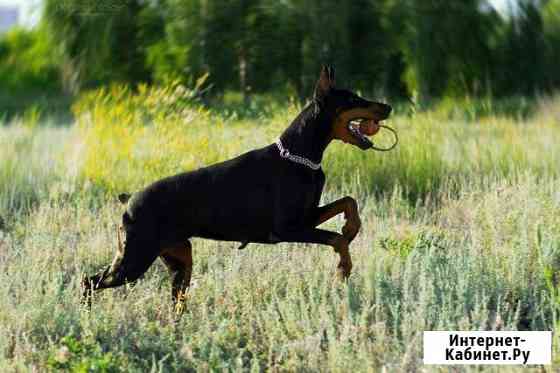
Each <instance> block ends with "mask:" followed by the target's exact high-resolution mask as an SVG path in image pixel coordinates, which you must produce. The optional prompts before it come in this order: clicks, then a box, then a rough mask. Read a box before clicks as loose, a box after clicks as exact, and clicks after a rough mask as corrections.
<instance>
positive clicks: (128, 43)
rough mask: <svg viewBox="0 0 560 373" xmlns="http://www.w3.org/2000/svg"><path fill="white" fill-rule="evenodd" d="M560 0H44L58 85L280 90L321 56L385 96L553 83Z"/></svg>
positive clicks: (306, 74)
mask: <svg viewBox="0 0 560 373" xmlns="http://www.w3.org/2000/svg"><path fill="white" fill-rule="evenodd" d="M109 4H111V5H109ZM559 4H560V1H558V0H548V1H535V0H518V1H517V5H516V6H515V11H513V12H512V13H509V14H508V13H507V12H498V11H496V10H495V9H494V8H492V6H491V5H490V3H489V2H488V1H485V0H453V1H451V0H449V1H442V0H422V1H420V0H403V1H396V0H377V1H373V0H355V1H351V2H340V1H335V0H282V1H277V0H234V1H226V0H152V1H146V0H119V1H113V2H111V3H108V2H105V1H91V0H65V1H63V2H60V1H57V0H47V1H46V5H45V11H44V17H43V18H44V25H46V26H45V27H48V30H49V32H50V33H52V35H53V38H54V40H55V45H56V46H57V48H58V50H59V51H60V56H61V58H60V62H59V70H60V75H61V76H62V78H63V82H64V86H65V87H66V88H67V90H71V91H79V90H80V89H82V88H84V87H89V86H95V85H99V84H105V83H108V82H114V81H118V82H127V83H133V84H135V83H138V82H153V81H155V82H166V81H189V80H193V79H196V77H199V76H202V75H204V74H206V73H208V74H209V79H208V80H209V82H210V83H211V84H212V86H213V89H212V92H213V94H215V95H220V94H221V93H222V92H224V91H227V90H235V91H240V92H242V93H243V94H244V95H245V97H249V95H250V94H251V93H253V92H266V91H275V90H286V89H288V90H289V91H291V92H292V93H293V94H294V95H296V96H299V97H300V98H303V97H305V96H306V95H307V94H308V92H309V91H310V90H311V87H312V85H313V84H314V80H315V75H316V73H317V70H318V69H319V66H320V65H321V64H323V63H331V64H334V65H335V66H336V67H337V70H338V72H339V74H338V75H339V76H340V77H341V79H340V80H341V81H343V82H345V83H346V84H347V85H349V86H351V87H352V88H354V89H359V90H362V91H366V92H374V93H378V94H382V95H385V96H388V97H391V98H392V99H399V98H406V97H410V96H412V95H415V96H418V97H420V98H421V99H423V100H428V101H429V100H431V99H437V98H440V97H443V96H452V97H464V96H482V95H493V96H508V95H515V94H535V93H538V92H541V91H543V90H552V89H555V88H557V87H558V86H559V85H560V73H559V72H558V69H557V68H556V66H555V62H554V61H558V60H559V58H560V39H559V36H558V35H560V16H559V14H560V5H559Z"/></svg>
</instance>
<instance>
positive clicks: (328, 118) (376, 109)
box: [83, 67, 391, 310]
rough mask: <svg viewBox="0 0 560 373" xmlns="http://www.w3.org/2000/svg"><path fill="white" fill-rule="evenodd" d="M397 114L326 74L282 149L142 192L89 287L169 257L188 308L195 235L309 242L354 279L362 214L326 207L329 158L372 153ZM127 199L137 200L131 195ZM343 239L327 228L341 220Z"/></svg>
mask: <svg viewBox="0 0 560 373" xmlns="http://www.w3.org/2000/svg"><path fill="white" fill-rule="evenodd" d="M390 112H391V107H390V106H388V105H386V104H382V103H377V102H372V101H368V100H365V99H363V98H361V97H359V96H358V95H356V94H354V93H352V92H350V91H347V90H343V89H338V88H336V87H335V81H334V71H333V69H332V68H330V67H323V69H322V71H321V75H320V77H319V80H318V82H317V85H316V88H315V92H314V97H313V100H312V102H311V103H310V104H309V105H307V106H306V107H305V108H304V109H303V111H302V112H301V113H300V114H299V115H298V116H297V118H296V119H295V120H294V121H293V122H292V123H291V124H290V126H289V127H288V128H287V129H286V130H285V131H284V133H282V135H281V136H280V138H279V139H278V141H277V142H276V143H274V144H271V145H268V146H265V147H263V148H260V149H256V150H252V151H250V152H248V153H245V154H242V155H240V156H238V157H236V158H234V159H231V160H228V161H225V162H222V163H218V164H215V165H212V166H209V167H205V168H201V169H198V170H196V171H191V172H185V173H181V174H178V175H175V176H171V177H168V178H165V179H162V180H159V181H157V182H155V183H153V184H151V185H149V186H148V187H146V188H145V189H144V190H142V191H139V192H137V193H134V194H133V195H132V196H131V198H130V200H129V201H128V205H127V209H126V212H125V213H124V215H123V217H122V227H121V230H122V231H124V238H125V239H124V240H123V242H121V239H120V236H121V235H120V234H119V249H118V250H117V254H116V256H115V258H114V260H113V262H112V264H111V265H110V266H108V267H107V268H106V269H105V270H104V271H102V272H100V273H98V274H96V275H94V276H91V277H87V278H85V279H84V282H83V286H84V297H86V298H87V299H89V297H90V296H91V293H92V291H93V290H101V289H105V288H111V287H116V286H120V285H123V284H125V283H126V282H132V281H135V280H137V279H138V278H139V277H140V276H141V275H142V274H143V273H144V272H145V271H146V270H147V269H148V268H149V267H150V265H151V264H152V263H153V262H154V261H155V260H156V258H157V257H161V258H162V260H163V261H164V263H165V264H166V266H167V267H168V268H169V271H170V272H171V274H172V283H173V286H172V296H173V300H174V301H175V302H176V304H177V307H178V310H180V309H181V308H182V307H183V302H182V299H183V297H184V295H185V291H186V290H187V288H188V287H189V285H190V279H191V274H192V265H193V264H192V263H193V260H192V248H191V244H190V242H189V239H190V238H191V237H201V238H208V239H214V240H223V241H238V242H241V244H242V245H241V247H240V248H243V247H245V246H246V245H247V244H248V243H251V242H255V243H267V244H272V243H278V242H306V243H316V244H324V245H329V246H331V247H333V248H334V251H335V252H336V253H338V255H339V257H340V262H339V264H338V270H339V272H340V274H341V275H342V276H343V277H345V278H346V277H348V276H349V275H350V271H351V269H352V260H351V258H350V252H349V248H348V245H349V244H350V242H352V240H353V239H354V237H356V234H357V233H358V231H359V229H360V224H361V222H360V217H359V215H358V206H357V204H356V201H355V200H354V199H353V198H352V197H344V198H342V199H339V200H337V201H335V202H333V203H330V204H328V205H325V206H319V201H320V199H321V193H322V191H323V185H324V182H325V174H324V173H323V171H322V169H321V166H320V164H321V160H322V158H323V153H324V151H325V149H326V148H327V146H328V145H329V144H330V143H331V141H333V140H342V141H343V142H345V143H348V144H352V145H355V146H357V147H358V148H360V149H362V150H365V149H368V148H369V147H371V145H372V143H371V142H370V141H369V140H368V138H367V136H372V135H374V134H375V133H376V132H377V131H378V130H379V121H381V120H384V119H386V118H387V117H388V116H389V114H390ZM121 199H123V201H124V200H127V196H125V195H123V196H121ZM341 213H342V214H344V218H345V220H346V222H345V224H344V226H343V228H342V233H336V232H331V231H327V230H323V229H319V228H317V226H319V225H320V224H321V223H323V222H325V221H327V220H329V219H330V218H332V217H333V216H335V215H337V214H341Z"/></svg>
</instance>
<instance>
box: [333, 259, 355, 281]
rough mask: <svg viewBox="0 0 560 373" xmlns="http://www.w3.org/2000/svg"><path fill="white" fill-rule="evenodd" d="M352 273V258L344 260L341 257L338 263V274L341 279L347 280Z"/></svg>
mask: <svg viewBox="0 0 560 373" xmlns="http://www.w3.org/2000/svg"><path fill="white" fill-rule="evenodd" d="M350 273H352V261H351V260H349V259H348V260H343V259H341V260H340V262H339V263H338V267H337V274H338V277H339V278H340V279H341V280H347V279H348V277H350Z"/></svg>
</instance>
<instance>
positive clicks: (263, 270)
mask: <svg viewBox="0 0 560 373" xmlns="http://www.w3.org/2000/svg"><path fill="white" fill-rule="evenodd" d="M91 107H95V106H90V108H91ZM95 108H96V109H95V110H97V112H96V113H97V114H92V113H90V116H89V119H87V120H89V121H90V122H89V123H84V122H81V123H80V126H77V127H74V128H66V129H56V128H46V129H43V128H35V129H25V128H22V127H8V128H2V129H0V139H2V140H1V141H2V142H3V144H4V146H2V147H0V159H1V160H2V161H1V162H2V173H1V176H0V191H2V194H1V195H0V206H1V208H2V213H1V214H2V216H4V218H5V219H4V220H5V222H6V223H5V224H4V227H2V229H1V233H0V267H1V268H2V271H0V310H1V312H0V370H1V371H18V370H19V371H27V370H35V371H44V370H47V369H50V370H58V369H69V370H74V371H120V370H127V371H148V370H154V371H158V370H161V371H188V370H194V369H197V370H200V371H208V370H235V371H237V370H256V371H259V370H264V369H276V370H283V371H317V370H321V371H351V370H356V371H380V370H382V369H385V371H387V372H394V371H402V372H408V371H415V370H426V371H432V370H436V367H425V366H423V365H422V351H421V346H422V331H424V330H432V329H436V330H437V329H440V330H457V329H459V330H480V329H484V330H487V329H488V330H489V329H507V330H515V329H529V330H553V331H555V335H556V336H557V335H558V332H560V326H559V324H558V322H559V317H558V311H559V305H560V303H559V299H560V298H559V293H558V290H557V272H558V269H559V266H560V192H559V191H560V188H559V187H560V185H559V184H560V178H559V177H558V176H559V175H558V167H557V164H558V161H559V160H560V158H559V157H560V150H559V149H558V147H554V139H555V138H558V136H559V135H560V127H558V126H557V124H556V123H554V121H553V120H550V119H547V118H549V116H543V117H536V119H533V120H531V121H529V122H527V123H519V122H513V121H510V120H506V119H500V118H490V119H487V120H484V121H480V122H477V123H466V122H460V121H444V120H442V119H440V118H438V117H437V116H436V115H435V114H433V113H432V114H430V113H428V114H421V115H417V116H416V117H413V118H405V117H398V116H397V117H396V118H395V120H394V122H393V123H395V124H396V126H397V127H398V128H399V130H400V134H401V137H402V140H403V141H402V143H401V145H400V147H399V150H398V151H396V152H394V153H389V154H382V155H381V154H371V153H370V154H364V153H360V151H359V150H357V149H352V148H346V147H343V146H339V145H337V146H335V147H333V148H332V149H330V150H329V153H328V156H327V159H326V167H325V168H326V172H327V177H328V183H329V188H328V190H327V193H326V195H325V198H324V202H328V201H331V200H334V199H336V198H338V197H340V196H342V195H343V194H350V195H354V196H357V197H358V200H359V205H360V209H361V215H362V218H363V221H364V225H363V229H362V232H361V233H360V234H359V236H358V238H357V239H356V241H355V242H354V244H353V245H352V254H353V258H354V263H355V269H354V273H353V275H352V277H351V279H350V281H349V283H348V284H342V283H340V282H337V281H335V279H334V271H335V266H336V257H335V255H334V253H332V252H331V250H330V249H328V248H326V247H322V246H316V245H303V244H298V245H294V244H279V245H276V246H264V245H250V246H249V247H248V248H247V249H246V250H244V251H237V250H236V249H235V247H236V246H235V245H234V244H232V243H223V242H214V241H205V240H194V242H193V246H194V254H195V267H194V280H195V286H194V288H193V290H192V291H191V293H190V297H189V300H188V309H187V311H186V313H185V314H184V315H183V317H182V318H180V319H177V318H176V317H175V316H174V313H173V311H172V309H171V305H170V299H169V298H170V286H169V280H168V276H167V273H166V272H165V270H164V267H163V266H162V265H161V264H159V263H157V265H154V266H153V267H152V268H151V269H150V271H149V272H148V273H147V274H146V276H145V278H144V279H143V280H141V281H140V283H139V284H138V286H136V287H134V288H122V289H117V290H109V291H105V292H103V293H100V294H99V295H98V297H97V298H96V299H95V302H94V305H93V308H92V311H91V312H87V311H85V310H84V309H83V308H82V307H81V306H80V304H79V286H78V285H79V280H80V278H81V276H82V274H83V273H90V272H92V271H95V270H98V269H99V268H100V267H101V266H103V265H105V264H107V263H108V262H109V261H110V259H111V257H112V254H113V250H114V248H115V246H116V237H115V225H116V224H117V219H118V217H119V216H120V211H121V209H122V207H121V206H118V205H117V204H116V202H114V198H113V197H112V195H113V194H112V193H113V192H114V191H117V190H121V189H122V188H127V190H130V189H128V187H129V185H128V184H121V183H122V181H121V178H122V177H124V178H125V180H126V182H127V183H129V184H132V185H134V186H135V187H139V186H140V185H142V184H143V183H145V182H147V181H149V180H152V179H153V178H155V177H158V176H160V173H161V174H165V173H168V172H175V171H177V170H179V169H181V168H182V167H185V168H190V167H195V166H198V165H202V164H207V163H211V162H213V161H215V160H218V159H225V158H226V157H229V156H231V155H234V154H238V153H240V152H241V151H243V150H244V149H247V148H252V147H256V146H259V145H264V144H266V143H267V142H270V141H272V140H273V139H274V137H275V135H276V134H277V133H278V131H279V130H280V129H281V128H282V126H283V125H285V124H286V122H287V121H288V120H289V118H290V116H291V115H292V114H293V111H294V109H290V110H288V111H287V112H279V113H277V114H276V115H274V116H273V118H272V119H270V120H269V121H264V122H263V121H255V123H253V122H252V121H246V122H241V121H232V120H225V122H223V123H221V124H218V123H217V122H218V120H223V118H217V117H215V116H214V114H212V113H203V112H199V114H198V115H201V116H202V117H201V118H202V119H193V120H192V122H191V123H190V124H188V125H183V126H179V125H178V123H179V122H178V120H179V119H177V118H173V117H170V120H169V122H168V126H169V128H167V129H162V128H158V124H157V123H156V124H153V125H150V124H149V123H148V124H147V123H140V119H135V120H138V123H136V122H134V121H133V122H131V124H130V126H131V128H136V129H134V130H131V131H132V132H131V133H132V134H133V136H132V139H131V138H128V137H127V136H128V135H129V134H130V133H129V134H127V135H124V138H123V137H114V134H115V133H116V131H123V128H120V127H119V128H113V127H117V124H119V125H120V124H122V123H121V122H118V121H115V122H113V124H112V125H111V124H110V122H111V121H109V120H108V119H107V118H109V117H105V116H106V115H108V114H107V113H106V111H107V110H115V107H102V106H98V107H95ZM137 110H138V109H135V108H132V109H130V108H128V109H126V110H125V109H123V112H124V113H128V114H122V115H132V117H133V116H134V115H137V114H138V111H137ZM189 110H194V109H189ZM82 114H83V115H87V113H86V111H82ZM96 115H99V117H96ZM158 115H159V114H158ZM166 115H168V114H166ZM119 118H120V117H118V116H117V117H116V118H112V119H111V120H118V119H119ZM153 118H156V122H157V116H153V117H152V119H153ZM162 118H165V117H162ZM80 120H81V121H85V120H86V117H85V116H82V117H80ZM140 124H141V125H140ZM159 125H163V122H161V123H160V124H159ZM90 131H100V132H90ZM103 131H106V132H103ZM135 131H138V132H135ZM158 131H160V132H158ZM165 131H168V132H165ZM93 133H95V136H94V137H88V136H91V135H92V134H93ZM151 133H159V134H165V133H169V134H173V135H172V136H171V135H170V136H169V137H166V136H161V137H159V138H158V141H160V142H163V144H161V143H160V144H159V145H160V146H159V147H158V146H156V143H151V142H150V141H149V137H148V134H151ZM172 139H175V140H176V141H177V144H174V143H172V142H171V140H172ZM204 139H207V140H209V141H207V142H205V141H204ZM13 144H24V145H17V146H15V145H13ZM123 144H130V145H126V146H130V151H125V152H123V153H122V154H121V153H119V151H118V148H119V147H120V146H122V145H123ZM224 144H227V145H226V146H224ZM10 146H11V147H10ZM6 149H9V150H6ZM95 154H97V156H98V157H99V158H95V159H96V160H95V161H92V158H91V157H94V156H95ZM6 160H7V161H6ZM143 160H145V161H146V162H147V164H151V163H150V162H153V166H151V167H146V168H144V167H141V165H143V163H142V162H143ZM98 162H99V163H98ZM182 162H186V163H182ZM6 164H7V165H8V166H9V167H5V165H6ZM128 165H134V166H128ZM104 167H113V168H110V170H111V171H115V173H111V172H106V171H104V170H103V168H104ZM98 168H99V169H98ZM119 170H120V171H119ZM117 171H118V172H117ZM119 172H120V173H119ZM111 175H116V176H115V177H114V178H111ZM6 191H8V192H6ZM106 191H109V194H105V192H106ZM417 197H418V198H417ZM341 225H342V221H341V220H340V219H338V220H334V221H332V222H329V223H327V224H326V226H327V227H330V228H332V229H340V227H341ZM555 338H557V337H555ZM555 342H557V340H556V341H555ZM558 346H559V344H558V343H554V351H553V356H558V352H559V351H558ZM558 363H559V361H558V360H555V365H554V366H553V367H548V368H547V369H548V370H549V371H553V370H555V369H557V367H558ZM509 369H510V370H515V369H514V368H509ZM463 370H464V371H479V368H476V369H470V368H465V369H462V368H461V369H457V371H463ZM488 370H489V371H495V369H492V368H489V369H488ZM442 371H444V369H442Z"/></svg>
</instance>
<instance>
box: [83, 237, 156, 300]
mask: <svg viewBox="0 0 560 373" xmlns="http://www.w3.org/2000/svg"><path fill="white" fill-rule="evenodd" d="M158 255H159V248H158V245H157V242H156V240H155V239H154V237H153V232H151V231H150V230H145V231H140V233H138V231H137V232H133V233H128V234H127V240H126V243H125V244H124V245H123V244H122V243H121V239H120V234H119V247H118V249H117V253H116V255H115V258H114V259H113V262H112V263H111V265H110V266H108V267H107V268H105V270H103V271H101V272H99V273H98V274H96V275H93V276H90V277H86V278H85V279H84V280H83V282H82V286H83V289H84V292H83V297H84V299H85V300H86V301H87V303H88V304H89V303H90V302H91V295H92V293H93V291H96V290H102V289H107V288H113V287H117V286H121V285H124V284H125V283H131V282H134V281H136V280H138V278H140V276H142V275H143V274H144V273H145V272H146V271H147V270H148V268H149V267H150V266H151V265H152V263H153V262H154V261H155V260H156V258H157V257H158Z"/></svg>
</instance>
